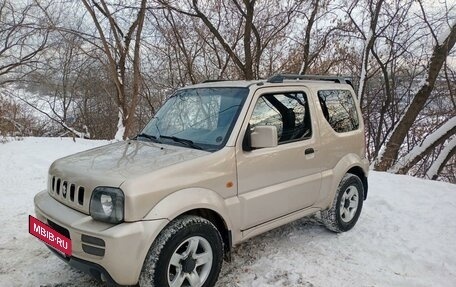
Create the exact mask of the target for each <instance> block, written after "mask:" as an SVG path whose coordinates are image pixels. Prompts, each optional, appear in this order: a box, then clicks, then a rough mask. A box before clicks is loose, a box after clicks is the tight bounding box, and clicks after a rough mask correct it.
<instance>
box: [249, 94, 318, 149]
mask: <svg viewBox="0 0 456 287" xmlns="http://www.w3.org/2000/svg"><path fill="white" fill-rule="evenodd" d="M249 123H250V128H254V127H255V126H264V125H273V126H276V127H277V137H278V142H279V144H280V143H285V142H290V141H296V140H300V139H304V138H309V137H310V136H311V135H312V126H311V121H310V111H309V105H308V102H307V96H306V94H305V93H303V92H290V93H280V94H267V95H263V96H261V97H259V98H258V101H257V103H256V105H255V108H254V110H253V113H252V117H251V119H250V122H249Z"/></svg>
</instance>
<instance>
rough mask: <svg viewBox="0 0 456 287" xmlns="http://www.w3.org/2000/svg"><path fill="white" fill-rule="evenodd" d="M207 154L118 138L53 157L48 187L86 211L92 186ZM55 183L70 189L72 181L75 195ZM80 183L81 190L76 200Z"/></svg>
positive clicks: (118, 181)
mask: <svg viewBox="0 0 456 287" xmlns="http://www.w3.org/2000/svg"><path fill="white" fill-rule="evenodd" d="M208 154H210V152H207V151H201V150H196V149H191V148H186V147H179V146H174V145H162V144H156V143H153V142H148V141H139V140H129V141H123V142H117V143H113V144H109V145H105V146H101V147H98V148H94V149H91V150H87V151H83V152H80V153H76V154H73V155H70V156H67V157H64V158H61V159H58V160H56V161H55V162H54V163H53V164H52V165H51V167H50V169H49V182H48V190H50V194H51V195H52V196H53V197H54V198H55V199H57V200H59V201H60V202H62V203H64V204H66V205H69V206H71V207H73V208H74V209H77V210H80V211H82V212H86V213H87V212H88V208H89V206H88V205H89V202H90V195H91V193H92V190H93V189H94V188H96V187H98V186H110V187H119V186H120V185H121V184H122V183H123V182H124V181H125V180H127V179H130V178H134V177H137V176H141V175H144V174H150V173H151V172H154V171H156V170H159V169H163V168H165V167H169V166H171V165H175V164H179V163H182V162H185V161H188V160H191V159H194V158H198V157H201V156H204V155H208ZM57 183H59V184H60V185H59V186H60V187H61V188H62V191H63V189H68V190H70V189H73V187H72V186H71V185H74V189H75V193H76V195H75V196H74V197H73V198H71V196H70V195H65V196H63V194H62V192H59V194H57V192H56V190H55V188H53V187H54V186H55V185H56V184H57ZM63 183H65V184H66V186H65V187H63ZM81 187H82V188H83V190H84V192H82V193H83V195H80V196H81V198H80V201H78V196H79V193H80V192H79V191H80V188H81ZM65 191H66V190H65ZM68 193H70V192H68Z"/></svg>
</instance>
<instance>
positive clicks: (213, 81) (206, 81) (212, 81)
mask: <svg viewBox="0 0 456 287" xmlns="http://www.w3.org/2000/svg"><path fill="white" fill-rule="evenodd" d="M224 81H228V80H204V81H202V82H201V83H215V82H224Z"/></svg>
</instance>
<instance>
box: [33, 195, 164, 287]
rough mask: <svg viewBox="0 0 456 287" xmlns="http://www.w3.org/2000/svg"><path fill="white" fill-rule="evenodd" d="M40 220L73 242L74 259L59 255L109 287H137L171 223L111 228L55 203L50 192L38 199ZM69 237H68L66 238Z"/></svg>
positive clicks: (111, 225) (155, 221)
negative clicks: (154, 246) (146, 262)
mask: <svg viewBox="0 0 456 287" xmlns="http://www.w3.org/2000/svg"><path fill="white" fill-rule="evenodd" d="M34 201H35V213H36V216H37V218H38V219H39V220H41V221H42V222H44V223H46V224H49V225H50V226H51V227H53V228H54V229H56V230H57V231H59V232H60V233H67V235H69V237H70V239H71V242H72V256H70V257H68V256H63V255H60V254H59V253H57V252H54V253H56V254H57V255H59V257H60V258H61V259H63V260H64V261H66V262H67V263H68V264H70V265H71V266H73V267H75V268H77V269H80V270H82V271H85V272H86V273H89V274H90V275H92V276H93V277H95V278H96V279H98V280H101V281H105V282H106V283H108V284H109V285H115V284H117V285H134V284H136V283H137V282H138V279H139V275H140V272H141V269H142V265H143V263H144V259H145V257H146V255H147V252H148V250H149V248H150V246H151V244H152V242H153V241H154V239H155V238H156V237H157V235H158V234H159V232H160V231H161V230H162V229H163V227H165V226H166V224H168V222H169V221H168V220H167V219H160V220H150V221H136V222H124V223H120V224H109V223H103V222H99V221H95V220H93V219H92V217H91V216H89V215H86V214H83V213H81V212H79V211H76V210H73V209H71V208H69V207H67V206H66V205H63V204H62V203H60V202H58V201H56V200H55V199H53V198H52V197H51V196H50V195H49V194H48V193H47V191H42V192H40V193H38V194H37V195H36V196H35V200H34ZM64 235H65V234H64Z"/></svg>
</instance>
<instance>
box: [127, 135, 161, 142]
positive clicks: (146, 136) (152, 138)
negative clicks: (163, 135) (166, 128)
mask: <svg viewBox="0 0 456 287" xmlns="http://www.w3.org/2000/svg"><path fill="white" fill-rule="evenodd" d="M139 137H143V138H146V139H149V140H151V141H153V142H157V143H161V142H160V141H159V140H158V138H157V137H156V136H153V135H149V134H146V133H140V134H138V135H136V136H135V137H134V138H133V139H138V138H139Z"/></svg>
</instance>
